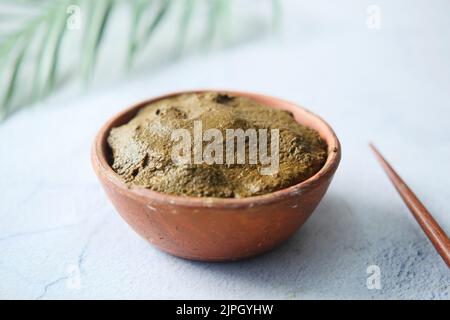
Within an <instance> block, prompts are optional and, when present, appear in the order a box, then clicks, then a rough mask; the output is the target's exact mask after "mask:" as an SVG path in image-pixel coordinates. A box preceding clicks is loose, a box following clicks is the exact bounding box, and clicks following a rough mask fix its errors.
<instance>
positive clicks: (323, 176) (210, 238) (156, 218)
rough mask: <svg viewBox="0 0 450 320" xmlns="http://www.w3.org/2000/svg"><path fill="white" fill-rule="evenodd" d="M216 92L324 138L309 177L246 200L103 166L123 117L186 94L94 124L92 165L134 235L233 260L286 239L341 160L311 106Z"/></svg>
mask: <svg viewBox="0 0 450 320" xmlns="http://www.w3.org/2000/svg"><path fill="white" fill-rule="evenodd" d="M191 92H202V91H191ZM220 92H228V93H229V94H233V95H240V96H246V97H249V98H253V99H254V100H256V101H258V102H260V103H262V104H265V105H268V106H271V107H273V108H277V109H285V110H289V111H291V112H292V113H293V114H294V117H295V119H296V121H297V122H298V123H301V124H303V125H306V126H308V127H310V128H313V129H315V130H317V131H318V132H319V134H320V135H321V137H322V138H323V139H324V140H325V141H326V142H327V144H328V158H327V161H326V163H325V165H324V166H323V168H322V169H321V170H320V171H319V172H318V173H317V174H315V175H314V176H312V177H311V178H309V179H308V180H306V181H303V182H301V183H299V184H297V185H294V186H291V187H289V188H286V189H282V190H279V191H276V192H272V193H269V194H265V195H261V196H255V197H249V198H242V199H222V198H200V197H198V198H197V197H182V196H173V195H168V194H163V193H159V192H155V191H151V190H149V189H145V188H138V187H132V188H129V187H127V185H126V184H125V183H124V182H123V181H122V179H121V177H120V176H119V175H117V174H116V173H115V172H114V171H113V170H112V168H111V166H110V156H111V155H110V150H109V147H108V145H107V142H106V138H107V136H108V134H109V132H110V130H111V128H114V127H117V126H120V125H122V124H124V123H126V122H128V121H129V120H130V119H132V118H133V116H134V115H135V114H136V112H137V111H138V110H139V109H140V108H141V107H143V106H145V105H147V104H148V103H151V102H153V101H156V100H159V99H162V98H166V97H170V96H174V95H178V94H181V93H186V92H176V93H172V94H168V95H164V96H161V97H157V98H153V99H150V100H146V101H143V102H140V103H138V104H136V105H134V106H132V107H130V108H128V109H126V110H125V111H123V112H121V113H119V114H118V115H116V116H114V117H113V118H112V119H111V120H109V121H108V122H107V123H106V124H105V125H104V126H103V128H101V130H100V132H99V133H98V135H97V137H96V139H95V142H94V145H93V148H92V164H93V166H94V169H95V172H96V174H97V176H98V178H99V179H100V182H101V183H102V185H103V187H104V189H105V191H106V193H107V194H108V196H109V198H110V199H111V201H112V203H113V204H114V206H115V207H116V209H117V211H118V212H119V213H120V215H121V216H122V217H123V219H124V220H125V221H126V222H127V223H128V224H129V225H130V226H131V227H132V228H133V229H134V230H135V231H136V232H137V233H138V234H140V235H141V236H142V237H143V238H144V239H146V240H147V241H149V242H150V243H151V244H153V245H155V246H156V247H158V248H159V249H161V250H163V251H166V252H168V253H170V254H173V255H175V256H178V257H182V258H187V259H192V260H203V261H227V260H237V259H241V258H245V257H250V256H254V255H257V254H260V253H262V252H265V251H267V250H270V249H271V248H273V247H274V246H276V245H278V244H280V243H281V242H283V241H285V240H286V239H288V238H289V237H290V236H292V235H293V234H294V233H295V232H296V231H297V230H298V228H299V227H300V226H301V225H302V224H304V223H305V221H306V219H308V217H309V216H310V215H311V213H312V212H313V211H314V209H315V208H316V207H317V205H318V204H319V202H320V200H321V199H322V197H323V195H324V194H325V192H326V190H327V188H328V186H329V184H330V182H331V179H332V178H333V175H334V173H335V171H336V169H337V167H338V165H339V161H340V158H341V147H340V144H339V140H338V139H337V137H336V135H335V134H334V132H333V130H332V129H331V128H330V126H329V125H328V124H327V123H326V122H325V121H323V120H322V119H321V118H319V117H318V116H316V115H314V114H312V113H311V112H309V111H307V110H305V109H303V108H300V107H299V106H297V105H295V104H293V103H290V102H287V101H283V100H280V99H277V98H273V97H269V96H264V95H260V94H254V93H246V92H233V91H222V90H220Z"/></svg>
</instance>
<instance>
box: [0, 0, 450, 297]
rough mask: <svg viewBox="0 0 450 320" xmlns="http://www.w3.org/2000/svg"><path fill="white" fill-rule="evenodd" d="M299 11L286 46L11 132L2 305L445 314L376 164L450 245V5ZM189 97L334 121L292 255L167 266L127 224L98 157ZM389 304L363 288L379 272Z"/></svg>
mask: <svg viewBox="0 0 450 320" xmlns="http://www.w3.org/2000/svg"><path fill="white" fill-rule="evenodd" d="M369 4H371V3H369V2H366V1H362V2H361V1H342V2H339V4H338V3H337V2H335V1H329V2H325V1H314V2H313V1H311V3H310V4H302V3H301V2H297V1H288V3H286V7H287V8H285V9H286V10H285V16H284V29H283V31H282V33H281V34H280V35H279V36H278V37H255V38H252V40H251V41H247V42H245V43H242V44H239V45H236V46H233V47H230V48H228V49H226V50H224V51H213V52H210V53H208V54H193V55H189V56H187V57H185V58H184V59H182V60H180V61H178V62H175V63H173V64H168V65H163V66H161V67H160V68H150V69H149V70H148V71H145V72H141V73H139V74H137V75H134V76H130V77H129V79H125V80H117V81H112V82H111V83H110V84H108V85H104V86H102V87H100V86H99V85H96V86H94V89H93V90H92V91H90V92H89V93H87V94H85V95H82V96H79V95H78V93H77V92H78V91H76V90H72V89H73V88H72V87H73V86H72V85H69V86H68V87H66V88H65V89H63V90H62V91H60V92H59V93H57V94H56V95H54V96H53V97H51V98H50V99H47V100H45V101H43V102H42V103H39V104H38V105H37V106H36V107H35V108H31V109H26V110H24V111H21V112H19V113H17V114H15V115H14V116H13V117H11V118H9V119H7V121H5V122H4V123H1V124H0V155H1V158H0V195H1V196H0V297H1V298H27V299H28V298H29V299H35V298H44V299H49V298H76V299H78V298H195V299H196V298H276V299H303V298H420V299H422V298H425V299H448V298H449V291H450V290H449V284H450V272H449V270H448V269H447V267H446V266H445V264H444V263H443V262H442V260H441V258H440V257H439V256H438V255H437V253H436V252H435V250H434V248H433V247H432V246H431V244H430V243H429V241H428V240H427V239H426V237H425V235H424V234H423V233H422V231H421V230H420V228H419V226H418V225H417V223H416V222H415V220H413V218H412V217H411V216H410V213H409V212H408V210H407V209H406V207H405V205H404V204H403V203H402V201H401V199H400V197H399V196H398V194H397V193H396V191H395V189H394V188H393V186H392V185H391V184H390V182H389V181H388V179H387V178H386V176H385V175H384V173H383V171H382V170H381V168H380V167H379V165H378V164H377V163H376V161H375V160H374V158H373V156H372V154H371V153H370V150H369V149H368V146H367V143H368V141H374V142H375V143H376V144H377V145H378V147H379V148H380V149H381V151H382V152H383V153H384V154H385V155H386V157H387V158H388V160H390V161H391V163H392V164H393V165H394V167H395V168H396V169H397V170H398V171H399V173H400V174H401V175H402V176H403V177H404V179H405V180H406V181H407V182H408V183H409V184H410V186H411V187H412V188H413V190H414V191H415V192H416V193H417V194H418V196H419V197H420V198H421V199H422V200H423V202H424V203H425V205H426V206H427V207H428V208H429V209H430V211H431V212H432V213H433V214H434V216H435V218H436V219H437V220H438V221H439V223H440V224H441V225H442V227H443V228H444V229H445V230H446V231H447V233H450V205H449V202H448V199H449V198H450V188H449V181H450V166H449V163H450V148H449V146H450V111H449V110H450V102H449V101H450V90H449V88H450V72H449V71H450V41H449V39H450V19H448V12H449V9H450V5H449V3H448V2H447V1H444V0H443V1H414V2H411V1H396V2H395V4H394V3H393V1H387V0H386V1H377V5H378V6H379V7H380V9H381V12H382V20H381V29H380V30H370V29H368V28H367V27H366V8H367V6H368V5H369ZM191 88H230V89H238V90H247V91H257V92H262V93H266V94H269V95H275V96H279V97H282V98H285V99H287V100H291V101H295V102H297V103H299V104H301V105H304V106H306V107H307V108H309V109H311V110H313V111H314V112H316V113H318V114H320V115H321V116H323V117H324V118H325V119H326V120H327V121H328V122H329V123H330V124H331V125H332V126H333V127H334V129H335V130H336V132H337V134H338V136H339V138H340V139H341V142H342V147H343V158H342V162H341V166H340V168H339V169H338V171H337V174H336V176H335V180H334V181H333V183H332V185H331V187H330V189H329V191H328V193H327V194H326V196H325V198H324V199H323V201H322V202H321V204H320V206H319V207H318V209H317V210H316V211H315V213H314V214H313V215H312V217H311V218H310V219H309V220H308V222H307V223H306V224H305V225H304V226H303V227H302V228H301V230H300V231H299V232H298V233H297V234H296V235H295V236H294V237H293V238H292V239H291V240H290V241H288V242H287V243H286V244H284V245H283V246H281V247H279V248H277V249H276V250H274V251H272V252H270V253H268V254H265V255H262V256H260V257H257V258H254V259H250V260H244V261H240V262H236V263H200V262H190V261H186V260H182V259H178V258H175V257H172V256H169V255H167V254H165V253H162V252H160V251H158V250H156V249H154V248H153V247H151V246H150V245H149V244H148V243H146V242H145V241H144V240H142V239H141V238H139V237H138V236H137V235H136V234H135V233H134V232H133V231H132V230H131V229H130V228H129V227H128V225H126V224H125V222H124V221H123V220H122V219H121V218H120V217H119V216H118V214H117V213H116V211H115V210H114V208H113V207H112V205H111V203H110V202H109V200H108V199H107V197H106V195H105V193H104V192H103V190H102V189H101V187H100V185H99V183H98V181H97V179H96V177H95V175H94V173H93V171H92V169H91V165H90V159H89V153H90V146H91V143H92V140H93V137H94V135H95V133H96V131H97V130H98V129H99V127H100V126H101V125H102V123H104V122H105V121H106V120H107V119H108V118H109V117H110V116H112V115H113V114H114V113H115V112H117V111H119V110H121V109H123V108H124V107H125V106H127V105H129V104H131V103H132V102H135V101H138V100H140V99H143V98H147V97H151V96H155V95H159V94H162V93H165V92H169V91H174V90H180V89H191ZM370 265H377V266H379V268H380V271H381V278H380V279H381V289H380V290H377V289H372V290H369V289H368V288H367V286H366V279H367V277H368V276H369V275H368V274H367V273H366V270H367V267H368V266H370Z"/></svg>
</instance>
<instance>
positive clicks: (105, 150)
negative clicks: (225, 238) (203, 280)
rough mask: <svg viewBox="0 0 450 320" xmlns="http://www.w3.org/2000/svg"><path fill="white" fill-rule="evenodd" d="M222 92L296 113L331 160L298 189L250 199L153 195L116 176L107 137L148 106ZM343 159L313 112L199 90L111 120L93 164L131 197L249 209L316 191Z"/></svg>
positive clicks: (133, 108)
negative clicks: (194, 94) (257, 203)
mask: <svg viewBox="0 0 450 320" xmlns="http://www.w3.org/2000/svg"><path fill="white" fill-rule="evenodd" d="M207 91H213V92H221V93H228V94H230V95H237V96H244V97H248V98H251V99H254V100H256V101H257V102H259V103H261V104H264V105H267V106H269V107H273V108H276V109H282V110H288V111H290V112H292V114H293V115H294V118H295V120H296V121H297V122H298V123H300V124H302V125H305V126H307V127H310V128H312V129H314V130H316V131H317V132H318V133H319V135H320V136H321V137H322V139H324V141H325V142H326V143H327V146H328V157H327V160H326V162H325V164H324V166H323V167H322V168H321V169H320V170H319V171H318V172H317V173H316V174H315V175H313V176H312V177H310V178H309V179H307V180H305V181H302V182H300V183H298V184H296V185H293V186H290V187H288V188H285V189H281V190H277V191H274V192H271V193H268V194H264V195H259V196H253V197H247V198H204V197H189V196H175V195H170V194H165V193H160V192H156V191H152V190H150V189H146V188H139V187H132V188H129V187H128V186H127V185H126V184H125V183H124V182H123V181H122V179H121V177H120V176H119V175H118V174H116V173H115V172H114V170H113V169H112V167H111V162H112V154H111V149H110V147H109V145H108V143H107V137H108V135H109V132H110V131H111V129H112V128H114V127H118V126H121V125H123V124H125V123H127V122H128V121H130V120H131V119H132V118H133V117H134V116H135V115H136V113H137V112H138V111H139V109H140V108H142V107H144V106H146V105H148V104H149V103H152V102H154V101H157V100H161V99H164V98H168V97H171V96H176V95H179V94H183V93H200V92H207ZM340 157H341V147H340V143H339V140H338V138H337V137H336V135H335V133H334V132H333V130H332V129H331V127H330V126H329V125H328V124H327V123H326V122H325V121H324V120H322V119H321V118H320V117H318V116H317V115H315V114H313V113H311V112H310V111H308V110H306V109H304V108H302V107H299V106H298V105H296V104H293V103H291V102H288V101H284V100H281V99H278V98H274V97H269V96H265V95H261V94H256V93H246V92H237V91H228V90H197V91H183V92H175V93H171V94H167V95H164V96H160V97H156V98H153V99H149V100H146V101H143V102H140V103H138V104H135V105H133V106H131V107H130V108H128V109H126V110H124V111H123V112H121V113H119V114H117V115H116V116H114V117H113V118H111V120H109V121H108V122H107V123H106V124H105V125H104V126H103V127H102V129H101V130H100V132H99V134H98V135H97V137H96V140H95V144H94V149H93V160H94V162H96V164H97V166H98V169H99V170H100V171H101V173H102V174H104V175H106V177H107V178H108V180H110V181H111V182H113V183H114V184H115V185H117V186H118V187H119V188H122V189H123V191H124V192H127V193H129V195H130V196H138V197H147V198H155V197H156V198H159V199H160V200H163V201H169V202H170V203H179V204H184V205H192V206H204V205H207V206H208V207H211V206H214V205H222V204H227V205H232V206H241V205H242V206H246V205H249V204H254V203H256V202H262V203H263V202H267V201H273V200H275V199H277V198H279V197H284V196H288V195H289V194H290V193H291V192H301V191H306V190H307V189H309V188H312V187H314V185H315V184H317V183H319V181H320V180H321V179H324V178H327V177H329V176H331V175H333V174H334V172H335V170H336V168H337V166H338V164H339V161H340Z"/></svg>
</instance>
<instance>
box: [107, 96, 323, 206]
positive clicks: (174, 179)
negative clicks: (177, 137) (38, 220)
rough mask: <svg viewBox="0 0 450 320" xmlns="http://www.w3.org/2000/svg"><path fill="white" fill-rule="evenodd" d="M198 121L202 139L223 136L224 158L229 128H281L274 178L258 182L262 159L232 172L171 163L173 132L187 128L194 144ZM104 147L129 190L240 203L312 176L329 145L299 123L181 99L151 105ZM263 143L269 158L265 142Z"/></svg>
mask: <svg viewBox="0 0 450 320" xmlns="http://www.w3.org/2000/svg"><path fill="white" fill-rule="evenodd" d="M196 120H200V121H201V122H202V126H203V132H204V131H205V130H207V129H210V128H216V129H219V130H221V132H222V134H223V141H224V143H223V150H224V152H225V150H226V147H225V140H226V134H225V130H226V129H243V130H244V131H245V130H246V129H249V128H254V129H256V130H258V129H260V128H261V129H269V130H268V132H270V129H279V133H280V134H279V136H280V140H279V171H278V173H277V174H274V175H266V176H265V175H261V174H260V173H259V171H258V168H259V167H261V164H260V163H259V160H258V164H248V161H246V164H234V165H230V166H229V165H226V164H212V165H208V164H193V162H192V164H187V165H176V164H174V163H173V161H172V158H171V152H172V146H173V145H174V144H175V143H178V141H172V140H171V133H172V131H173V130H174V129H178V128H185V129H188V130H189V131H190V132H191V136H192V137H193V126H194V121H196ZM193 140H194V139H192V141H193ZM208 143H209V142H204V147H205V146H206V145H207V144H208ZM108 144H109V146H110V147H111V151H112V159H111V163H112V168H113V169H114V171H115V172H117V173H118V174H119V175H120V176H121V177H122V178H123V179H124V180H125V182H126V183H127V184H129V185H130V186H139V187H144V188H149V189H152V190H154V191H159V192H163V193H168V194H173V195H184V196H194V197H219V198H242V197H250V196H255V195H261V194H265V193H269V192H273V191H276V190H280V189H283V188H286V187H289V186H292V185H294V184H297V183H299V182H301V181H303V180H306V179H308V178H309V177H311V176H313V175H314V174H315V173H316V172H317V171H319V170H320V168H321V167H322V166H323V165H324V163H325V161H326V158H327V145H326V143H325V142H324V141H323V140H322V139H321V138H320V137H319V135H318V134H317V132H316V131H314V130H312V129H310V128H307V127H305V126H302V125H300V124H298V123H297V122H296V121H295V120H294V117H293V115H292V114H291V113H290V112H288V111H282V110H276V109H272V108H270V107H267V106H263V105H261V104H259V103H258V102H256V101H254V100H252V99H250V98H246V97H239V96H231V95H228V94H219V93H190V94H181V95H178V96H174V97H170V98H166V99H162V100H159V101H156V102H153V103H150V104H149V105H147V106H145V107H143V108H142V109H141V110H140V111H139V112H138V113H137V115H136V116H135V117H134V118H133V119H132V120H131V121H129V122H128V123H127V124H124V125H122V126H120V127H117V128H113V129H112V130H111V132H110V134H109V137H108ZM268 144H269V147H268V155H269V156H271V155H270V137H269V139H268ZM235 149H236V148H235ZM192 150H193V148H192ZM258 159H259V158H258ZM224 160H225V156H224ZM246 160H248V154H246Z"/></svg>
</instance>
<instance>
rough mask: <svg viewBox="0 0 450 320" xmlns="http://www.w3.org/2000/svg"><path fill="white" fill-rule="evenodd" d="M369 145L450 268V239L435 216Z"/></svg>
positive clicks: (371, 145) (372, 146) (371, 146)
mask: <svg viewBox="0 0 450 320" xmlns="http://www.w3.org/2000/svg"><path fill="white" fill-rule="evenodd" d="M369 145H370V148H371V149H372V150H373V152H374V153H375V156H376V158H377V160H378V162H379V163H380V164H381V166H382V167H383V169H384V171H385V172H386V174H387V175H388V177H389V178H390V179H391V181H392V183H393V184H394V186H395V188H396V189H397V191H398V193H399V194H400V196H401V197H402V198H403V201H404V202H405V204H406V205H407V206H408V208H409V210H410V211H411V213H412V214H413V216H414V218H416V220H417V222H418V223H419V225H420V226H421V227H422V230H423V231H424V232H425V234H426V235H427V237H428V239H430V241H431V243H432V244H433V246H434V247H435V248H436V250H437V252H438V253H439V254H440V255H441V257H442V259H444V261H445V263H446V264H447V266H448V267H449V268H450V239H449V238H448V236H447V235H446V234H445V232H444V230H442V228H441V227H440V226H439V224H438V223H437V222H436V220H434V218H433V216H432V215H431V214H430V213H429V212H428V210H427V209H426V208H425V206H424V205H423V204H422V202H420V200H419V199H418V198H417V196H416V195H415V194H414V193H413V192H412V191H411V189H410V188H409V187H408V186H407V185H406V183H405V182H404V181H403V180H402V178H400V176H399V175H398V174H397V173H396V172H395V171H394V169H393V168H392V167H391V165H390V164H389V163H388V162H387V161H386V159H384V158H383V156H382V155H381V153H380V152H379V151H378V150H377V148H376V147H375V146H374V145H373V144H372V143H370V144H369Z"/></svg>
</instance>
